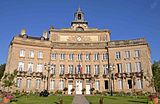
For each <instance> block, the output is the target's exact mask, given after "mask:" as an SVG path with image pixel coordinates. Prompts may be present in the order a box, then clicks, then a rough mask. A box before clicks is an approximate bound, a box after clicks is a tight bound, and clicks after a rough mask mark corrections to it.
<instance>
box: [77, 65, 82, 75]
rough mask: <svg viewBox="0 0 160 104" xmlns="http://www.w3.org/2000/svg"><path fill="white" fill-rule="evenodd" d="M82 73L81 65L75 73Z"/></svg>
mask: <svg viewBox="0 0 160 104" xmlns="http://www.w3.org/2000/svg"><path fill="white" fill-rule="evenodd" d="M81 71H82V65H80V64H79V65H77V73H78V74H80V73H81Z"/></svg>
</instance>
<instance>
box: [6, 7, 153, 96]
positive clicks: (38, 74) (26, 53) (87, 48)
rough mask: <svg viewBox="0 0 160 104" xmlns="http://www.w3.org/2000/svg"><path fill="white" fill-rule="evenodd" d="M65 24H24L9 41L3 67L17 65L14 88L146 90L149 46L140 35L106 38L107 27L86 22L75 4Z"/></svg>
mask: <svg viewBox="0 0 160 104" xmlns="http://www.w3.org/2000/svg"><path fill="white" fill-rule="evenodd" d="M74 17H75V19H74V21H72V23H71V27H70V28H65V29H54V28H53V27H51V28H50V29H49V31H47V32H44V33H43V36H42V37H32V36H29V35H28V34H27V32H26V30H25V29H23V30H22V31H21V33H20V34H19V35H17V36H15V37H14V38H13V40H12V41H11V44H10V46H9V51H8V59H7V64H6V72H13V71H14V70H17V71H18V74H17V78H16V79H15V81H16V84H17V87H16V88H15V89H17V90H20V91H42V90H44V89H47V90H49V91H50V92H55V91H57V90H63V89H64V88H65V87H67V88H68V91H67V93H68V94H71V93H72V92H71V89H72V88H74V89H75V92H74V93H75V94H82V89H83V88H85V89H86V91H85V93H86V94H90V89H91V88H95V90H98V91H100V92H102V91H111V90H112V91H113V92H120V91H124V92H132V91H148V92H152V88H151V87H150V86H149V82H148V80H150V78H151V76H152V71H151V61H150V60H151V59H150V49H149V46H148V43H147V42H146V40H145V39H143V38H139V39H132V40H118V41H114V40H110V31H109V30H99V29H96V28H89V27H88V22H87V21H85V19H84V13H83V12H82V11H81V9H80V8H78V10H77V11H76V13H75V14H74Z"/></svg>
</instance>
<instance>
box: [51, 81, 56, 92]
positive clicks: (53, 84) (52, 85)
mask: <svg viewBox="0 0 160 104" xmlns="http://www.w3.org/2000/svg"><path fill="white" fill-rule="evenodd" d="M54 87H55V80H51V82H50V89H51V90H54Z"/></svg>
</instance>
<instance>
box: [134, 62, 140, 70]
mask: <svg viewBox="0 0 160 104" xmlns="http://www.w3.org/2000/svg"><path fill="white" fill-rule="evenodd" d="M135 68H136V72H141V63H140V62H136V63H135Z"/></svg>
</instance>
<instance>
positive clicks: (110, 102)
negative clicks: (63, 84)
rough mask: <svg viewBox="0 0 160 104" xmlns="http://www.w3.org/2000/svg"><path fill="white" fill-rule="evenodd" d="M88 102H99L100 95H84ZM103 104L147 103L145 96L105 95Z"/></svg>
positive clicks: (94, 103) (95, 103) (92, 103)
mask: <svg viewBox="0 0 160 104" xmlns="http://www.w3.org/2000/svg"><path fill="white" fill-rule="evenodd" d="M86 98H87V100H88V101H89V102H90V104H99V99H100V96H86ZM103 98H104V104H147V101H148V100H147V97H137V98H135V97H131V96H122V97H121V96H105V97H103Z"/></svg>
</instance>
